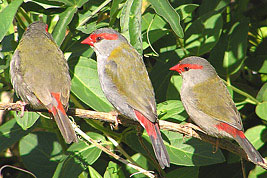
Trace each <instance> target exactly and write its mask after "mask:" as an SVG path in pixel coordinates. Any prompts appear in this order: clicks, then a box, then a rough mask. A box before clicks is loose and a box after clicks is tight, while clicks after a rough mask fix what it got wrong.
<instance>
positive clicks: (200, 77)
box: [171, 56, 217, 85]
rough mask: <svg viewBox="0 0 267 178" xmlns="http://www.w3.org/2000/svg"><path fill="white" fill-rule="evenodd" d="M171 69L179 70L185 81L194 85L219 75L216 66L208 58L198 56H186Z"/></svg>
mask: <svg viewBox="0 0 267 178" xmlns="http://www.w3.org/2000/svg"><path fill="white" fill-rule="evenodd" d="M171 70H176V71H177V72H179V73H180V74H181V75H182V78H183V81H184V82H186V81H187V82H190V83H191V84H192V85H193V84H197V83H200V82H203V81H206V80H207V79H209V78H212V77H216V76H217V73H216V71H215V69H214V67H213V66H212V65H211V64H210V63H209V62H208V61H207V60H206V59H204V58H201V57H197V56H191V57H187V58H184V59H183V60H181V61H180V63H179V64H178V65H176V66H174V67H173V68H171Z"/></svg>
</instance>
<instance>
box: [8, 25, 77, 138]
mask: <svg viewBox="0 0 267 178" xmlns="http://www.w3.org/2000/svg"><path fill="white" fill-rule="evenodd" d="M10 75H11V83H12V85H13V87H14V89H15V91H16V93H17V95H18V96H20V98H21V99H22V100H23V102H25V103H26V104H30V105H31V106H32V107H33V108H34V109H47V110H48V111H49V112H50V113H51V114H52V115H53V117H54V119H55V121H56V123H57V126H58V128H59V130H60V132H61V134H62V136H63V137H64V139H65V141H66V143H71V142H77V141H78V140H77V136H76V134H75V131H74V129H73V128H72V126H71V122H70V120H69V118H68V116H67V114H66V110H67V108H68V102H69V95H70V86H71V82H70V75H69V68H68V64H67V61H66V60H65V58H64V55H63V53H62V51H61V50H60V49H59V48H58V46H57V44H56V43H55V42H54V40H53V37H52V36H51V34H50V33H48V32H47V25H46V24H45V23H43V22H39V21H37V22H33V23H32V24H30V25H29V27H28V28H27V30H26V31H25V32H24V34H23V36H22V39H21V40H20V42H19V45H18V47H17V49H16V50H15V52H14V55H13V57H12V59H11V62H10Z"/></svg>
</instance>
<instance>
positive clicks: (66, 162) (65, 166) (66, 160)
mask: <svg viewBox="0 0 267 178" xmlns="http://www.w3.org/2000/svg"><path fill="white" fill-rule="evenodd" d="M84 164H86V163H85V162H82V161H81V160H80V159H79V158H77V157H75V156H72V155H63V156H62V159H61V160H60V162H59V164H58V165H57V168H56V170H55V172H54V175H53V178H60V177H64V178H73V177H78V176H79V175H80V174H81V173H82V172H83V171H84V170H86V166H84Z"/></svg>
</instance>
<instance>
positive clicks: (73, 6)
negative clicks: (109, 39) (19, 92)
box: [0, 0, 267, 178]
mask: <svg viewBox="0 0 267 178" xmlns="http://www.w3.org/2000/svg"><path fill="white" fill-rule="evenodd" d="M266 8H267V3H266V2H265V3H262V4H261V3H260V4H259V3H258V1H256V0H250V1H249V0H236V1H230V0H202V1H201V0H196V1H194V0H186V1H185V0H170V1H168V0H143V1H142V0H113V1H111V0H106V1H104V0H102V1H100V0H90V1H89V0H57V1H56V0H49V1H47V0H27V1H26V0H25V1H23V0H8V1H7V0H0V40H1V44H0V50H1V51H0V79H1V80H0V94H1V100H2V101H4V100H9V99H10V96H11V102H12V98H13V95H14V91H13V89H12V85H11V83H10V77H9V62H10V59H11V58H12V55H13V52H14V50H15V49H16V46H17V44H18V42H19V40H20V39H21V36H22V34H23V32H24V30H25V28H26V27H27V26H28V25H29V24H30V23H31V22H33V21H37V20H42V21H44V22H45V23H47V24H48V26H49V32H50V33H52V35H53V37H54V39H55V41H56V42H57V44H58V45H59V46H60V48H61V49H62V51H63V52H64V54H65V57H66V59H67V60H68V63H69V67H70V74H71V78H72V88H71V99H70V107H75V108H84V109H91V110H96V111H104V112H109V111H111V110H112V106H111V104H110V103H109V102H108V101H107V100H106V98H105V97H104V95H103V93H102V91H101V89H100V85H99V81H98V76H97V68H96V56H95V53H94V52H93V50H92V49H91V48H89V46H87V45H82V44H80V42H81V41H82V40H83V39H85V38H86V37H87V36H88V35H89V34H90V33H91V32H93V31H94V30H95V29H97V28H101V27H111V28H114V29H116V30H118V31H119V32H121V33H122V34H123V35H124V36H125V37H126V38H127V39H128V40H129V41H130V42H131V44H132V45H133V46H134V47H135V48H136V49H137V50H138V51H139V52H140V54H142V55H143V56H144V61H145V63H146V65H147V69H148V71H149V75H150V78H151V80H152V83H153V86H154V90H155V93H156V100H157V104H158V105H157V107H158V115H159V118H160V119H163V120H168V121H171V122H176V123H182V122H184V121H185V120H186V119H187V114H186V112H185V111H184V108H183V106H182V104H181V102H180V96H179V90H180V86H181V77H180V76H179V75H178V74H177V73H174V72H171V71H169V68H170V67H172V66H173V65H175V64H177V63H178V61H179V60H181V59H183V58H184V57H187V56H193V55H195V56H202V57H204V58H206V59H208V60H209V61H210V62H211V64H212V65H213V66H214V67H215V68H216V70H217V72H218V74H219V75H220V77H221V78H223V79H224V80H225V81H226V84H227V85H228V88H229V90H230V92H231V94H232V96H233V99H234V101H235V104H236V106H237V107H238V109H239V111H240V112H241V115H242V120H243V125H244V128H245V131H246V132H245V134H246V136H247V137H248V139H249V140H250V141H251V143H252V144H253V145H254V146H255V148H256V149H258V150H259V151H260V152H261V154H262V155H263V156H266V155H267V149H266V148H267V144H266V141H267V134H266V133H267V129H266V122H267V83H266V81H267V60H266V59H267V43H266V42H267V22H266V16H267V11H266ZM44 70H45V69H44ZM6 98H7V99H6ZM16 100H18V99H17V98H16V96H15V95H14V101H16ZM38 118H39V119H38ZM74 120H75V121H76V123H77V124H78V125H79V126H80V128H81V130H83V131H84V132H86V133H87V134H88V135H89V136H90V137H92V138H93V139H95V140H97V141H98V142H99V143H101V144H103V145H105V146H106V147H108V148H110V149H111V150H113V151H114V152H115V153H117V154H118V155H121V156H122V157H124V156H123V154H121V153H120V151H118V150H117V148H116V147H115V146H114V145H113V144H112V142H111V141H110V140H109V139H108V138H109V137H111V138H113V139H114V140H116V141H117V142H119V143H121V144H120V145H121V148H122V149H123V150H124V151H126V152H127V153H128V154H129V155H130V156H131V157H132V159H133V160H135V161H136V162H137V163H139V164H140V165H141V166H142V167H143V168H145V169H146V170H154V171H157V166H156V165H155V164H154V163H153V162H152V161H151V159H150V158H149V156H148V155H147V153H146V152H145V151H144V148H142V147H141V144H140V143H139V141H138V138H137V136H136V128H135V127H129V128H125V127H122V126H120V127H119V129H118V130H111V129H110V127H109V125H108V124H106V123H102V122H96V121H91V120H84V119H80V118H74ZM0 122H1V126H0V153H1V154H0V157H1V158H0V166H1V165H6V164H11V165H15V166H17V167H21V168H24V169H27V170H29V171H31V172H33V173H34V174H35V175H36V176H37V177H38V178H42V177H43V178H48V177H64V178H67V177H71V178H73V177H80V178H83V177H93V178H95V177H99V178H100V177H104V178H108V177H113V178H115V177H120V178H123V177H129V175H130V174H132V173H134V172H136V171H135V170H133V169H132V168H130V167H128V166H126V165H124V164H122V163H120V162H118V161H116V160H115V159H113V158H112V157H110V156H108V155H107V154H105V153H102V151H101V150H99V149H98V148H96V147H95V146H94V145H88V144H86V143H85V142H83V141H80V142H79V143H75V144H72V145H66V144H65V143H64V141H63V139H62V137H61V135H60V133H59V131H58V129H57V127H56V125H55V123H54V121H53V120H50V119H47V118H44V117H42V116H39V115H38V114H36V113H27V114H25V116H24V117H23V118H17V116H16V113H15V112H7V113H5V115H4V116H2V115H1V118H0ZM162 133H163V138H164V141H165V144H166V147H167V150H168V152H169V155H170V158H171V163H172V164H171V167H170V168H167V169H165V170H164V171H165V173H166V177H168V178H173V177H183V178H193V177H203V178H206V177H228V178H229V177H242V170H241V164H240V158H239V156H236V155H233V154H231V153H229V152H227V151H225V150H218V151H217V152H216V153H212V152H213V150H214V148H213V147H212V145H210V144H208V143H205V142H202V141H199V140H197V139H194V138H183V135H181V134H178V133H175V132H169V131H162ZM142 137H143V138H144V141H145V143H147V146H148V148H149V149H151V152H152V147H151V144H149V142H150V140H149V138H148V136H147V134H146V132H144V133H143V135H142ZM245 168H246V174H247V175H248V176H249V177H250V178H253V177H260V176H262V177H264V176H267V173H266V172H264V170H263V169H262V168H260V167H258V166H256V167H255V165H253V164H252V163H249V162H247V161H245ZM3 172H4V175H5V176H6V177H30V176H29V175H27V174H25V173H22V172H19V171H17V170H16V171H15V170H11V169H4V170H3ZM5 176H4V177H5ZM133 177H136V178H140V177H145V176H144V175H143V174H137V175H135V176H133Z"/></svg>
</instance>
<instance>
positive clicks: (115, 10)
mask: <svg viewBox="0 0 267 178" xmlns="http://www.w3.org/2000/svg"><path fill="white" fill-rule="evenodd" d="M121 2H122V0H113V1H112V5H111V8H110V22H109V24H110V26H112V25H113V23H114V22H115V20H116V16H117V14H118V9H119V4H120V3H121Z"/></svg>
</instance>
